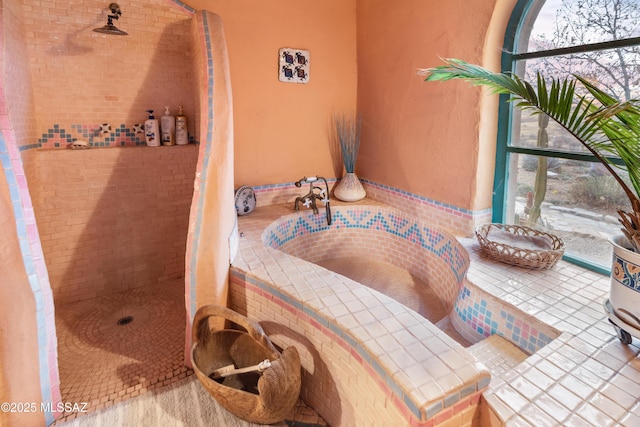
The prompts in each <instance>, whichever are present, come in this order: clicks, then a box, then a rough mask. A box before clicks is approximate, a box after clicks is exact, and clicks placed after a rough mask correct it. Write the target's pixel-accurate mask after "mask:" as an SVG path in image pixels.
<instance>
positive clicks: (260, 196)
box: [246, 178, 491, 237]
mask: <svg viewBox="0 0 640 427" xmlns="http://www.w3.org/2000/svg"><path fill="white" fill-rule="evenodd" d="M327 181H328V182H329V187H330V188H332V187H334V186H335V184H336V182H337V180H336V179H335V178H331V179H327ZM360 181H361V182H362V184H363V185H364V187H365V189H366V191H367V198H368V199H372V200H377V201H380V202H383V203H385V204H387V205H389V206H393V207H395V208H397V209H398V210H400V211H402V212H404V213H406V214H410V215H411V216H413V217H415V218H416V219H418V220H419V221H421V222H424V223H426V224H429V225H430V226H432V227H435V228H440V229H443V230H446V231H448V232H450V233H452V234H454V235H456V236H464V237H467V236H471V235H473V233H474V230H475V228H476V227H477V226H479V225H482V224H487V223H489V222H491V209H483V210H476V211H474V210H469V209H465V208H461V207H457V206H453V205H449V204H446V203H441V202H438V201H437V200H432V199H429V198H427V197H424V196H420V195H418V194H413V193H409V192H407V191H404V190H400V189H398V188H392V187H389V186H387V185H383V184H379V183H376V182H373V181H370V180H368V179H364V178H360ZM246 185H249V184H246ZM253 188H254V191H255V193H256V198H257V202H256V204H257V206H270V205H274V204H280V203H293V202H294V200H295V198H296V197H297V196H300V195H301V194H302V193H301V189H300V188H297V187H295V186H294V184H293V182H290V183H282V184H273V185H261V186H256V187H253Z"/></svg>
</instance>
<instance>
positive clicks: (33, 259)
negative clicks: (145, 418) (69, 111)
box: [0, 0, 59, 426]
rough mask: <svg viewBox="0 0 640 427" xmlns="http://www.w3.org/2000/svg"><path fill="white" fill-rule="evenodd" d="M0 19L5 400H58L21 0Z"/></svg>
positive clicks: (24, 417)
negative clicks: (25, 152)
mask: <svg viewBox="0 0 640 427" xmlns="http://www.w3.org/2000/svg"><path fill="white" fill-rule="evenodd" d="M0 22H1V26H0V70H1V72H0V129H1V133H0V236H2V237H1V238H0V325H1V326H0V402H15V403H17V402H33V403H34V404H36V405H39V403H40V402H41V401H42V400H44V399H45V398H46V399H47V401H49V402H52V403H54V404H55V403H56V402H58V401H59V390H58V370H57V365H56V337H55V331H54V328H53V311H52V309H51V306H52V301H51V293H50V291H49V290H48V282H47V278H46V269H45V268H44V261H43V259H42V256H41V250H40V242H39V240H38V237H37V230H36V229H35V221H34V220H33V210H32V209H31V200H30V197H29V192H28V190H27V186H26V180H25V179H24V170H23V164H22V161H21V159H20V154H19V151H18V147H19V146H22V145H25V144H27V143H28V141H29V140H32V139H33V136H34V135H35V133H34V129H35V127H34V126H33V123H34V120H33V97H32V93H31V90H30V81H29V73H28V60H27V58H26V56H24V55H23V52H24V50H25V44H24V37H23V31H24V26H23V24H24V22H23V19H22V15H21V2H20V1H18V0H6V1H4V2H2V3H1V4H0ZM34 293H37V296H34ZM38 409H39V408H38ZM45 419H46V420H47V421H51V420H52V419H53V417H52V415H51V414H50V413H49V414H45V413H43V412H40V411H37V412H13V413H12V412H4V411H2V412H0V425H25V426H34V425H42V424H43V423H44V422H45Z"/></svg>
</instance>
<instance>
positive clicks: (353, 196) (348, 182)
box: [333, 172, 367, 202]
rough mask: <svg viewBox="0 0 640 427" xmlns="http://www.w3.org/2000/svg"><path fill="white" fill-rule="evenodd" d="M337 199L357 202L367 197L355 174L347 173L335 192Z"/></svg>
mask: <svg viewBox="0 0 640 427" xmlns="http://www.w3.org/2000/svg"><path fill="white" fill-rule="evenodd" d="M333 195H334V197H335V198H336V199H338V200H342V201H343V202H355V201H358V200H362V199H364V197H365V196H366V195H367V193H366V191H364V187H363V186H362V183H360V180H359V179H358V177H357V176H356V174H355V173H354V172H347V173H346V174H345V175H344V176H343V177H342V179H341V180H340V182H339V183H338V185H336V188H335V189H334V190H333Z"/></svg>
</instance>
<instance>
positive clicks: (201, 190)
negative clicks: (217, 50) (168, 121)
mask: <svg viewBox="0 0 640 427" xmlns="http://www.w3.org/2000/svg"><path fill="white" fill-rule="evenodd" d="M199 16H200V19H201V22H202V26H201V27H199V28H200V30H201V32H202V34H201V36H202V43H203V48H204V52H205V57H206V59H205V61H204V66H205V69H206V72H205V74H204V76H203V77H201V78H202V79H203V82H202V84H201V88H200V90H201V94H202V95H203V96H205V97H206V104H205V105H206V111H203V114H202V118H203V120H204V121H206V129H207V138H206V141H209V142H208V143H206V144H205V146H204V153H202V152H201V153H200V156H201V157H202V163H201V165H200V163H199V164H198V170H196V177H197V178H196V182H195V184H194V197H193V200H194V202H195V201H196V200H197V207H196V219H195V228H194V230H193V232H192V235H191V238H192V241H191V252H190V254H187V255H188V256H189V258H190V260H189V261H190V262H189V264H188V272H187V277H188V283H187V286H188V290H187V292H186V295H185V296H186V302H185V303H186V305H187V307H189V310H188V312H187V316H188V318H189V319H190V320H191V319H193V316H195V313H196V311H197V296H196V290H197V280H196V270H197V268H196V267H197V261H198V259H197V257H196V256H195V254H196V253H197V248H198V245H199V240H200V230H201V226H202V215H203V209H204V198H205V194H206V186H207V176H208V173H207V171H208V170H209V160H210V157H211V146H212V143H211V142H210V141H213V133H214V116H213V112H214V106H213V85H214V63H213V51H212V43H213V42H212V40H211V30H210V24H209V20H208V15H207V12H201V13H200V15H199ZM192 208H193V207H192ZM187 341H189V338H187ZM185 345H187V347H188V344H185ZM185 352H186V354H188V352H189V348H185Z"/></svg>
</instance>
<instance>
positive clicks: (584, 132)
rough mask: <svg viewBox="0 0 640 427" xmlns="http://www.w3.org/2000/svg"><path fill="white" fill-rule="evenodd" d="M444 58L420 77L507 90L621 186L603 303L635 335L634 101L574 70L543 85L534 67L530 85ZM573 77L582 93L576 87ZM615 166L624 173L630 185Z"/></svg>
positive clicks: (638, 299) (638, 132) (637, 164)
mask: <svg viewBox="0 0 640 427" xmlns="http://www.w3.org/2000/svg"><path fill="white" fill-rule="evenodd" d="M445 63H446V65H442V66H438V67H435V68H429V69H426V70H422V71H421V73H422V74H424V75H425V76H426V78H425V80H426V81H443V80H452V79H462V80H465V81H468V82H470V83H472V84H474V85H482V86H487V87H489V88H491V89H492V90H493V92H494V93H497V94H507V95H510V96H511V98H510V101H511V102H515V105H516V106H517V107H519V108H521V109H524V110H530V111H533V112H534V113H544V114H545V115H547V116H548V117H550V118H551V119H552V120H554V121H556V122H557V123H558V124H559V125H560V126H562V127H563V128H564V129H566V130H567V131H568V132H570V133H571V134H572V135H573V136H574V137H575V138H576V139H577V140H578V141H579V142H580V143H581V144H582V145H583V146H584V147H585V148H586V149H587V150H588V151H589V152H590V153H591V154H592V155H593V156H594V157H595V158H596V159H597V160H598V161H599V162H600V163H601V164H602V165H603V166H604V168H605V169H606V170H607V171H609V173H610V174H611V175H612V176H613V178H615V180H616V181H617V182H618V184H619V185H620V186H621V188H622V190H623V191H624V192H625V194H626V195H627V198H628V199H629V203H630V205H631V209H630V210H623V209H618V215H619V220H620V223H621V224H622V233H623V235H619V236H613V237H612V238H611V239H610V241H611V243H612V245H613V249H614V257H613V266H612V271H611V289H610V294H609V300H608V301H607V302H606V303H605V307H606V310H607V312H608V313H609V314H610V316H609V318H610V319H612V317H613V319H612V323H614V325H616V322H615V321H614V319H615V320H616V321H622V322H623V323H625V324H626V326H627V327H628V328H629V329H631V330H633V331H634V332H636V333H637V334H638V335H636V336H640V319H639V318H640V199H639V195H640V102H639V101H638V100H630V101H619V100H617V99H616V98H615V97H614V96H612V95H610V94H609V93H607V92H605V91H603V90H601V89H599V88H598V87H597V86H596V85H595V84H593V83H592V82H590V81H588V80H587V79H585V78H583V77H580V76H577V75H573V76H570V77H567V78H565V79H551V82H550V85H549V84H548V83H547V81H546V80H545V78H544V76H543V75H541V74H540V73H538V74H537V81H536V83H535V85H534V84H532V83H529V82H527V81H525V80H523V79H521V78H519V77H518V76H516V75H515V74H508V73H494V72H491V71H489V70H487V69H485V68H482V67H480V66H478V65H473V64H469V63H467V62H464V61H462V60H459V59H446V60H445ZM578 83H579V84H580V85H582V86H583V87H584V88H585V89H586V91H587V94H586V95H579V94H578V93H576V85H577V84H578ZM611 157H617V158H619V159H620V160H621V161H622V164H621V165H619V164H614V163H613V162H612V161H611V160H610V159H611ZM620 171H624V172H626V173H628V176H629V180H630V182H631V185H629V184H627V183H626V182H625V180H624V179H623V178H622V175H621V174H620ZM618 326H621V325H619V324H618V325H616V331H617V332H618V337H619V338H620V340H621V341H623V342H627V343H628V342H631V337H630V336H629V334H628V333H627V332H625V331H624V330H622V331H621V329H620V328H619V327H618Z"/></svg>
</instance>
